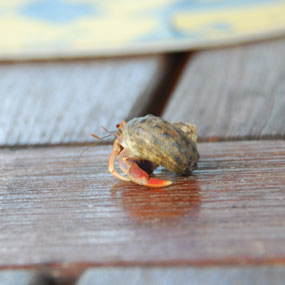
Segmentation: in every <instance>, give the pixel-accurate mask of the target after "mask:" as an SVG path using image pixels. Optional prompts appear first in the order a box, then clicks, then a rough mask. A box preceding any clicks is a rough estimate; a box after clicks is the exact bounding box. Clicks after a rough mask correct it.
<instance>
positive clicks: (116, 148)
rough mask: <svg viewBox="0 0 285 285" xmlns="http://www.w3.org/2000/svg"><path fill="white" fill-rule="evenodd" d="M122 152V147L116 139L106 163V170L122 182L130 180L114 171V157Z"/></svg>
mask: <svg viewBox="0 0 285 285" xmlns="http://www.w3.org/2000/svg"><path fill="white" fill-rule="evenodd" d="M121 152H122V147H121V145H120V143H119V140H118V139H116V140H115V142H114V144H113V149H112V153H111V155H110V157H109V162H108V169H109V171H110V172H111V173H112V174H113V175H114V176H115V177H117V178H118V179H121V180H123V181H130V179H128V178H127V177H124V176H122V175H121V174H120V173H118V172H117V171H116V170H115V161H116V157H117V156H118V155H119V154H120V153H121Z"/></svg>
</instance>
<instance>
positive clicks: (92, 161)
mask: <svg viewBox="0 0 285 285" xmlns="http://www.w3.org/2000/svg"><path fill="white" fill-rule="evenodd" d="M198 147H199V151H200V154H201V160H200V163H199V169H198V170H197V171H195V172H194V175H193V176H190V177H180V176H177V175H175V174H172V173H168V172H166V171H164V170H163V169H158V170H157V175H158V176H161V177H169V178H170V179H172V180H173V181H175V183H174V185H172V186H170V187H168V188H162V189H147V188H144V187H142V186H137V185H134V184H133V183H127V182H120V181H118V180H117V179H115V178H114V177H113V176H112V175H111V174H109V173H108V171H107V159H108V156H109V154H110V151H111V146H97V147H94V148H89V149H87V150H86V152H85V153H84V154H83V155H82V157H81V158H80V159H79V155H80V152H81V151H82V149H83V147H48V148H44V147H40V148H28V149H11V150H9V149H2V150H1V151H0V169H1V171H0V243H1V247H0V268H2V269H4V268H12V267H13V268H15V267H30V268H34V267H39V268H43V267H51V268H54V269H60V268H64V269H65V270H68V269H72V268H73V269H74V270H75V271H76V270H77V272H80V271H81V270H83V269H84V268H86V267H88V266H91V265H204V266H205V265H219V264H220V265H221V264H238V265H240V264H285V247H284V244H285V211H284V209H285V199H284V195H285V186H284V185H285V175H284V173H285V150H284V149H285V141H252V142H222V143H200V144H199V145H198Z"/></svg>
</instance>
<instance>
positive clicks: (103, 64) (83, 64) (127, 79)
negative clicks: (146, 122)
mask: <svg viewBox="0 0 285 285" xmlns="http://www.w3.org/2000/svg"><path fill="white" fill-rule="evenodd" d="M173 65H174V63H173V60H172V59H171V57H168V56H145V57H134V58H132V57H130V58H121V59H105V60H89V61H88V60H85V61H84V60H83V61H62V62H31V63H10V64H0V102H1V104H0V145H9V146H10V145H26V144H48V143H49V144H50V143H52V144H58V143H78V142H88V141H89V142H90V141H94V139H93V138H92V137H90V133H92V132H94V133H96V134H99V135H105V134H106V133H105V132H104V131H103V130H102V129H101V126H104V127H106V128H107V129H110V130H114V129H115V126H116V124H117V123H120V122H121V121H122V120H124V119H126V118H129V117H133V116H136V115H141V114H144V113H145V112H147V109H149V106H150V105H151V103H150V102H151V100H153V97H155V98H157V93H158V89H160V87H161V86H162V85H163V86H164V85H165V84H166V85H167V84H168V83H167V82H166V81H169V80H170V77H171V74H170V67H172V68H173ZM172 70H173V69H172ZM170 81H171V80H170ZM158 99H159V98H157V100H158Z"/></svg>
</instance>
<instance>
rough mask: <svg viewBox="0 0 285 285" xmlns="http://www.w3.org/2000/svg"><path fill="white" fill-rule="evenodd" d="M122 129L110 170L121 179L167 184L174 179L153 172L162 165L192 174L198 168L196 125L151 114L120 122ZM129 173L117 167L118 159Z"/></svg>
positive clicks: (110, 163) (110, 161) (145, 183)
mask: <svg viewBox="0 0 285 285" xmlns="http://www.w3.org/2000/svg"><path fill="white" fill-rule="evenodd" d="M117 127H118V129H119V133H118V137H117V138H116V140H115V142H114V145H113V150H112V153H111V155H110V158H109V163H108V168H109V171H110V172H111V173H112V174H113V175H114V176H115V177H117V178H119V179H121V180H125V181H130V180H131V181H133V182H135V183H137V184H140V185H145V186H148V187H163V186H167V185H170V184H172V182H171V181H167V180H161V179H156V178H153V177H150V176H149V174H148V173H149V172H151V171H152V170H153V169H155V168H156V167H157V166H158V165H162V166H164V167H165V168H167V169H168V170H170V171H173V172H176V173H179V174H182V175H189V174H190V173H191V172H192V171H193V170H195V169H196V168H197V165H198V160H199V153H198V150H197V130H196V127H195V126H194V125H190V124H186V123H182V122H173V123H170V122H167V121H165V120H163V119H161V118H159V117H156V116H153V115H147V116H145V117H139V118H134V119H132V120H130V121H129V122H127V123H126V122H124V121H123V122H122V123H121V124H119V125H117ZM117 156H119V166H120V168H121V170H122V171H123V172H124V173H125V174H126V175H127V176H128V178H127V177H125V176H122V175H121V174H119V173H118V172H116V170H115V160H116V157H117Z"/></svg>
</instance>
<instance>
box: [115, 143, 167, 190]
mask: <svg viewBox="0 0 285 285" xmlns="http://www.w3.org/2000/svg"><path fill="white" fill-rule="evenodd" d="M137 161H138V160H137V158H135V157H133V154H132V153H131V152H130V151H129V149H127V148H125V149H123V150H122V151H121V153H120V155H119V166H120V168H121V170H122V171H123V172H124V173H126V174H127V176H128V177H129V178H130V180H132V181H133V182H135V183H137V184H139V185H144V186H147V187H165V186H168V185H170V184H172V182H171V181H168V180H162V179H157V178H153V177H149V175H148V174H147V173H146V172H145V171H144V170H142V169H141V168H140V167H139V166H138V164H137Z"/></svg>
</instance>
